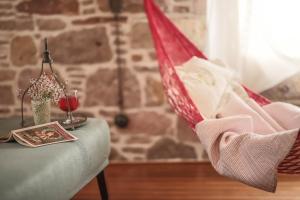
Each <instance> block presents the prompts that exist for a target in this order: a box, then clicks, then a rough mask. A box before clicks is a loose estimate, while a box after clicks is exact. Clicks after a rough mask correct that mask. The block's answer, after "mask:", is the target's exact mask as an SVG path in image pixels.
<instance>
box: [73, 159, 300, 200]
mask: <svg viewBox="0 0 300 200" xmlns="http://www.w3.org/2000/svg"><path fill="white" fill-rule="evenodd" d="M105 173H106V181H107V185H108V190H109V193H110V199H111V200H119V199H123V200H135V199H141V200H144V199H145V200H146V199H147V200H162V199H164V200H191V199H193V200H195V199H197V200H201V199H204V200H212V199H216V200H246V199H247V200H278V199H282V200H292V199H293V200H300V176H287V175H281V176H279V181H278V186H277V192H276V193H275V194H273V193H267V192H264V191H260V190H258V189H255V188H251V187H248V186H246V185H243V184H241V183H238V182H236V181H232V180H230V179H227V178H224V177H221V176H219V175H218V174H216V172H215V171H214V170H213V169H212V167H211V166H210V165H209V164H206V163H196V164H195V163H183V164H111V165H110V166H109V167H108V168H107V169H106V171H105ZM94 199H100V197H99V192H98V187H97V182H96V180H95V179H94V180H93V181H92V182H91V183H89V184H88V185H87V186H86V187H85V188H83V189H82V190H81V191H80V192H79V193H78V194H77V195H76V196H75V197H74V200H94Z"/></svg>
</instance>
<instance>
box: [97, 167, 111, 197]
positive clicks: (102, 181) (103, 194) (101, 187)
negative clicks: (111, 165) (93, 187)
mask: <svg viewBox="0 0 300 200" xmlns="http://www.w3.org/2000/svg"><path fill="white" fill-rule="evenodd" d="M97 182H98V187H99V190H100V195H101V199H102V200H108V199H109V198H108V192H107V187H106V182H105V176H104V170H102V171H101V172H100V173H99V174H98V175H97Z"/></svg>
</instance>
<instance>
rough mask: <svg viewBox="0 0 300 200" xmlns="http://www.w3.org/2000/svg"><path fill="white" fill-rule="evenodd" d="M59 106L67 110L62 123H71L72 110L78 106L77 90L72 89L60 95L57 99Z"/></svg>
mask: <svg viewBox="0 0 300 200" xmlns="http://www.w3.org/2000/svg"><path fill="white" fill-rule="evenodd" d="M58 105H59V108H60V109H61V110H63V111H65V112H67V119H66V120H65V121H64V122H63V123H64V124H71V123H72V122H73V116H72V111H74V110H76V109H77V108H78V106H79V101H78V97H77V90H72V91H70V92H68V93H66V96H65V95H62V97H60V99H59V101H58Z"/></svg>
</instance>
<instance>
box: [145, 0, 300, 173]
mask: <svg viewBox="0 0 300 200" xmlns="http://www.w3.org/2000/svg"><path fill="white" fill-rule="evenodd" d="M144 6H145V12H146V14H147V17H148V21H149V26H150V30H151V33H152V38H153V42H154V45H155V49H156V55H157V59H158V62H159V66H160V67H159V70H160V74H161V77H162V83H163V86H164V89H165V93H166V95H167V97H168V101H169V103H170V104H171V106H172V107H173V108H174V111H175V112H176V114H178V115H179V116H181V117H183V118H184V119H185V120H186V121H187V122H188V124H189V125H190V126H191V128H192V129H194V127H195V125H196V124H197V123H199V122H200V121H202V120H203V117H202V116H201V114H200V112H199V111H198V110H197V108H196V106H195V105H194V103H193V101H192V99H191V98H190V97H189V95H188V92H187V90H186V89H185V87H184V84H183V83H182V82H181V80H180V79H179V77H178V75H177V74H176V70H175V66H180V65H181V64H183V63H185V62H187V61H188V60H189V59H191V58H192V57H193V56H197V57H199V58H203V59H207V57H206V56H205V55H204V54H203V52H201V51H200V50H199V49H197V47H196V46H195V45H194V44H193V43H192V42H191V41H190V40H189V39H187V38H186V37H185V36H184V35H183V34H182V33H181V32H180V31H179V30H178V29H177V27H176V26H175V25H174V24H173V23H172V22H171V21H170V20H169V19H168V18H167V17H166V16H165V15H164V13H163V12H162V11H161V10H160V9H159V8H158V7H157V6H156V5H155V4H154V2H153V0H144ZM243 87H244V89H245V91H246V92H247V93H248V95H249V97H250V98H252V99H254V100H255V101H256V102H257V103H258V104H260V105H266V104H269V103H270V102H271V101H270V100H268V99H266V98H265V97H263V96H261V95H259V94H256V93H255V92H253V91H251V90H250V89H248V88H247V87H245V86H243ZM299 135H300V134H298V137H297V139H296V142H295V143H294V145H293V147H292V149H291V150H290V152H289V154H288V155H287V156H286V158H285V159H284V160H283V161H282V162H281V163H280V165H279V166H278V168H277V169H278V172H280V173H288V174H300V136H299Z"/></svg>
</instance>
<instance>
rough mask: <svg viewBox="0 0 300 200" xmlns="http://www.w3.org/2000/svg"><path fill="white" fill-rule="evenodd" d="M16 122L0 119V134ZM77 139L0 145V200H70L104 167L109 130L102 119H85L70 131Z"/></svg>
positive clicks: (106, 161) (108, 146) (108, 148)
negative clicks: (85, 121)
mask: <svg viewBox="0 0 300 200" xmlns="http://www.w3.org/2000/svg"><path fill="white" fill-rule="evenodd" d="M18 123H19V121H17V120H8V119H3V120H0V131H1V132H3V131H8V130H9V129H11V127H16V126H17V124H18ZM70 132H71V133H72V134H74V135H75V136H76V137H78V138H79V140H77V141H75V142H67V143H60V144H53V145H48V146H44V147H39V148H29V147H25V146H22V145H20V144H18V143H4V144H0V199H1V200H6V199H9V200H13V199H22V200H25V199H28V200H34V199H43V200H47V199H49V200H50V199H51V200H54V199H55V200H59V199H70V198H72V197H73V196H74V195H75V194H76V193H77V192H78V191H79V190H80V189H81V188H82V187H83V186H84V185H86V184H87V183H88V182H89V181H91V179H93V178H94V177H95V176H97V174H99V173H100V172H101V171H102V170H103V169H104V168H105V167H106V166H107V165H108V155H109V153H110V137H109V135H110V134H109V128H108V125H107V123H106V122H105V121H104V120H100V119H88V122H87V125H86V126H83V127H81V128H79V129H76V130H74V131H70Z"/></svg>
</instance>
